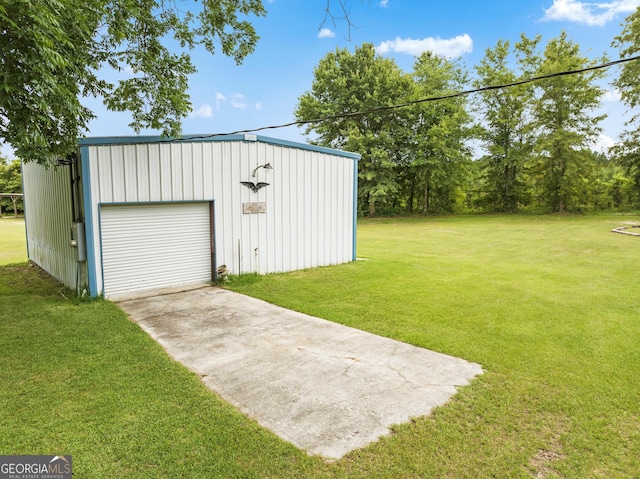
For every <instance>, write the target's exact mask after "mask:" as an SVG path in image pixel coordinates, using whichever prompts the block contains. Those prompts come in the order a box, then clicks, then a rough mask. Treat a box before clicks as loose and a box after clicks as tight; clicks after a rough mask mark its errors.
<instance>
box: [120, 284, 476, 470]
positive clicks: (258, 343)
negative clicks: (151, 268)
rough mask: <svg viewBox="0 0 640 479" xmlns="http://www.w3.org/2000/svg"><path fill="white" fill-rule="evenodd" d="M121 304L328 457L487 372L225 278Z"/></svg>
mask: <svg viewBox="0 0 640 479" xmlns="http://www.w3.org/2000/svg"><path fill="white" fill-rule="evenodd" d="M118 304H119V306H120V307H121V308H122V309H123V310H124V311H125V312H126V313H127V314H128V315H129V317H131V318H132V319H133V320H134V321H136V322H138V323H139V324H140V326H141V327H142V328H143V329H144V330H145V331H147V332H148V333H149V334H150V335H151V336H152V337H153V338H154V339H155V340H156V341H157V342H158V343H160V344H161V345H162V346H163V347H164V348H165V349H166V351H167V352H168V353H169V354H170V355H171V356H172V357H173V358H174V359H176V360H177V361H179V362H181V363H183V364H184V365H185V366H187V367H188V368H190V369H191V370H193V371H194V372H196V373H197V374H199V375H200V376H201V378H202V381H203V382H204V383H205V384H206V385H207V386H208V387H209V388H211V389H212V390H213V391H215V392H217V393H218V394H219V395H220V396H222V397H223V398H224V399H226V400H227V401H229V402H230V403H232V404H234V405H235V406H236V407H237V408H238V409H240V410H241V411H242V412H244V413H246V414H247V415H248V416H250V417H252V418H254V419H255V420H256V421H257V422H258V423H260V424H261V425H262V426H264V427H266V428H268V429H270V430H271V431H273V432H274V433H275V434H277V435H278V436H280V437H281V438H282V439H284V440H286V441H289V442H291V443H293V444H294V445H296V446H297V447H299V448H300V449H303V450H305V451H307V452H308V453H310V454H317V455H321V456H323V457H325V458H329V459H338V458H340V457H342V456H343V455H345V454H346V453H348V452H349V451H352V450H353V449H357V448H360V447H363V446H365V445H367V444H369V443H371V442H373V441H376V440H377V439H378V438H380V437H381V436H383V435H386V434H388V433H389V431H390V427H391V426H393V425H395V424H401V423H405V422H408V421H409V420H410V419H411V418H413V417H418V416H424V415H428V414H429V413H430V411H431V410H432V409H433V408H434V407H436V406H440V405H442V404H444V403H445V402H446V401H447V400H448V399H449V398H450V397H451V396H452V395H453V394H455V393H456V388H457V387H458V386H463V385H466V384H468V383H469V381H470V380H471V379H472V378H473V377H475V376H476V375H478V374H481V373H482V368H481V367H480V365H478V364H475V363H470V362H467V361H464V360H462V359H459V358H454V357H451V356H447V355H444V354H440V353H435V352H432V351H428V350H426V349H422V348H418V347H415V346H411V345H408V344H405V343H402V342H399V341H395V340H392V339H388V338H383V337H380V336H376V335H374V334H370V333H366V332H363V331H360V330H357V329H354V328H350V327H347V326H342V325H339V324H336V323H332V322H330V321H326V320H323V319H320V318H316V317H312V316H308V315H306V314H302V313H298V312H295V311H291V310H288V309H285V308H281V307H279V306H275V305H272V304H269V303H266V302H264V301H260V300H258V299H255V298H251V297H248V296H244V295H241V294H238V293H234V292H231V291H227V290H224V289H220V288H214V287H202V288H199V289H194V290H190V291H180V292H165V294H157V292H156V295H153V296H149V297H146V298H137V299H126V300H123V301H120V302H119V303H118Z"/></svg>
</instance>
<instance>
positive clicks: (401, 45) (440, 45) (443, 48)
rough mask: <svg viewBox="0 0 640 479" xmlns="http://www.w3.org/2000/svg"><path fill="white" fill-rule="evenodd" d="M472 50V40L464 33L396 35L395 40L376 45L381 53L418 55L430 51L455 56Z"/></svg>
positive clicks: (440, 54) (445, 55)
mask: <svg viewBox="0 0 640 479" xmlns="http://www.w3.org/2000/svg"><path fill="white" fill-rule="evenodd" d="M472 50H473V40H472V39H471V37H470V36H469V35H467V34H466V33H465V34H464V35H458V36H457V37H453V38H440V37H435V38H434V37H427V38H423V39H421V40H414V39H412V38H400V37H396V39H395V40H388V41H386V42H382V43H381V44H380V45H378V46H377V47H376V51H377V52H378V53H380V54H381V55H384V54H386V53H389V52H395V53H407V54H409V55H414V56H418V55H420V54H421V53H422V52H426V51H431V52H433V53H435V54H436V55H439V56H441V57H447V58H455V57H459V56H461V55H464V54H465V53H471V51H472Z"/></svg>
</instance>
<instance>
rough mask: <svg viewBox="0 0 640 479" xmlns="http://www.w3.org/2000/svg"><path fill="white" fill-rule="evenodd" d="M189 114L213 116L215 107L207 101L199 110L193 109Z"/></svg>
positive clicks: (201, 116)
mask: <svg viewBox="0 0 640 479" xmlns="http://www.w3.org/2000/svg"><path fill="white" fill-rule="evenodd" d="M189 116H190V117H192V118H211V117H212V116H213V108H212V107H211V105H207V104H206V103H205V104H204V105H201V106H200V108H198V109H197V110H193V111H192V112H191V115H189Z"/></svg>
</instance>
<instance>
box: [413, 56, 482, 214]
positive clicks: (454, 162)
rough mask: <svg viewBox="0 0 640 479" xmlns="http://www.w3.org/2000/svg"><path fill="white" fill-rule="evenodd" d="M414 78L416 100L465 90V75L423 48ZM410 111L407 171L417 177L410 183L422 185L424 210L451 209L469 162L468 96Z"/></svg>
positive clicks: (456, 67)
mask: <svg viewBox="0 0 640 479" xmlns="http://www.w3.org/2000/svg"><path fill="white" fill-rule="evenodd" d="M413 79H414V82H415V88H414V99H423V98H429V97H435V96H442V95H447V94H451V93H455V92H458V91H460V90H462V89H463V85H464V83H465V81H466V75H465V72H464V71H463V69H462V68H461V67H460V66H458V65H457V64H455V63H454V62H452V61H449V60H447V59H445V58H442V57H439V56H437V55H435V54H433V53H431V52H425V53H422V54H421V55H420V56H419V57H418V58H417V59H416V62H415V64H414V67H413ZM409 111H410V113H411V115H412V116H411V124H410V131H411V132H412V135H411V138H409V139H408V141H407V142H406V145H407V146H408V147H409V148H410V151H409V152H408V156H409V157H410V158H411V161H410V164H409V169H410V174H411V175H413V177H412V179H414V181H413V182H412V185H413V186H416V185H420V186H421V188H422V195H421V196H422V198H421V199H422V201H421V210H422V213H423V214H427V213H449V212H452V211H453V209H454V204H455V202H456V194H457V192H458V190H459V188H460V187H461V186H462V185H463V183H464V179H465V174H466V168H467V165H468V163H469V162H470V161H471V159H470V158H471V155H470V153H469V149H468V147H467V146H466V144H465V141H466V140H467V138H468V137H469V128H468V124H469V122H470V118H471V117H470V115H469V113H468V112H467V109H466V100H465V98H464V97H452V98H447V99H442V100H437V101H429V102H419V103H417V104H416V105H414V106H413V107H412V108H411V109H410V110H409ZM416 179H417V181H415V180H416ZM413 197H414V194H413V191H412V192H411V198H412V199H413ZM412 203H413V201H412V200H411V204H412Z"/></svg>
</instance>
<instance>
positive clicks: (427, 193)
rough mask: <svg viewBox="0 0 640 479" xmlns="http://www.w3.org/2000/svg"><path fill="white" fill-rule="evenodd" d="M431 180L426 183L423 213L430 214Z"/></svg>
mask: <svg viewBox="0 0 640 479" xmlns="http://www.w3.org/2000/svg"><path fill="white" fill-rule="evenodd" d="M429 193H430V191H429V181H427V182H426V183H425V185H424V206H423V207H422V214H424V215H427V214H429Z"/></svg>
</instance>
